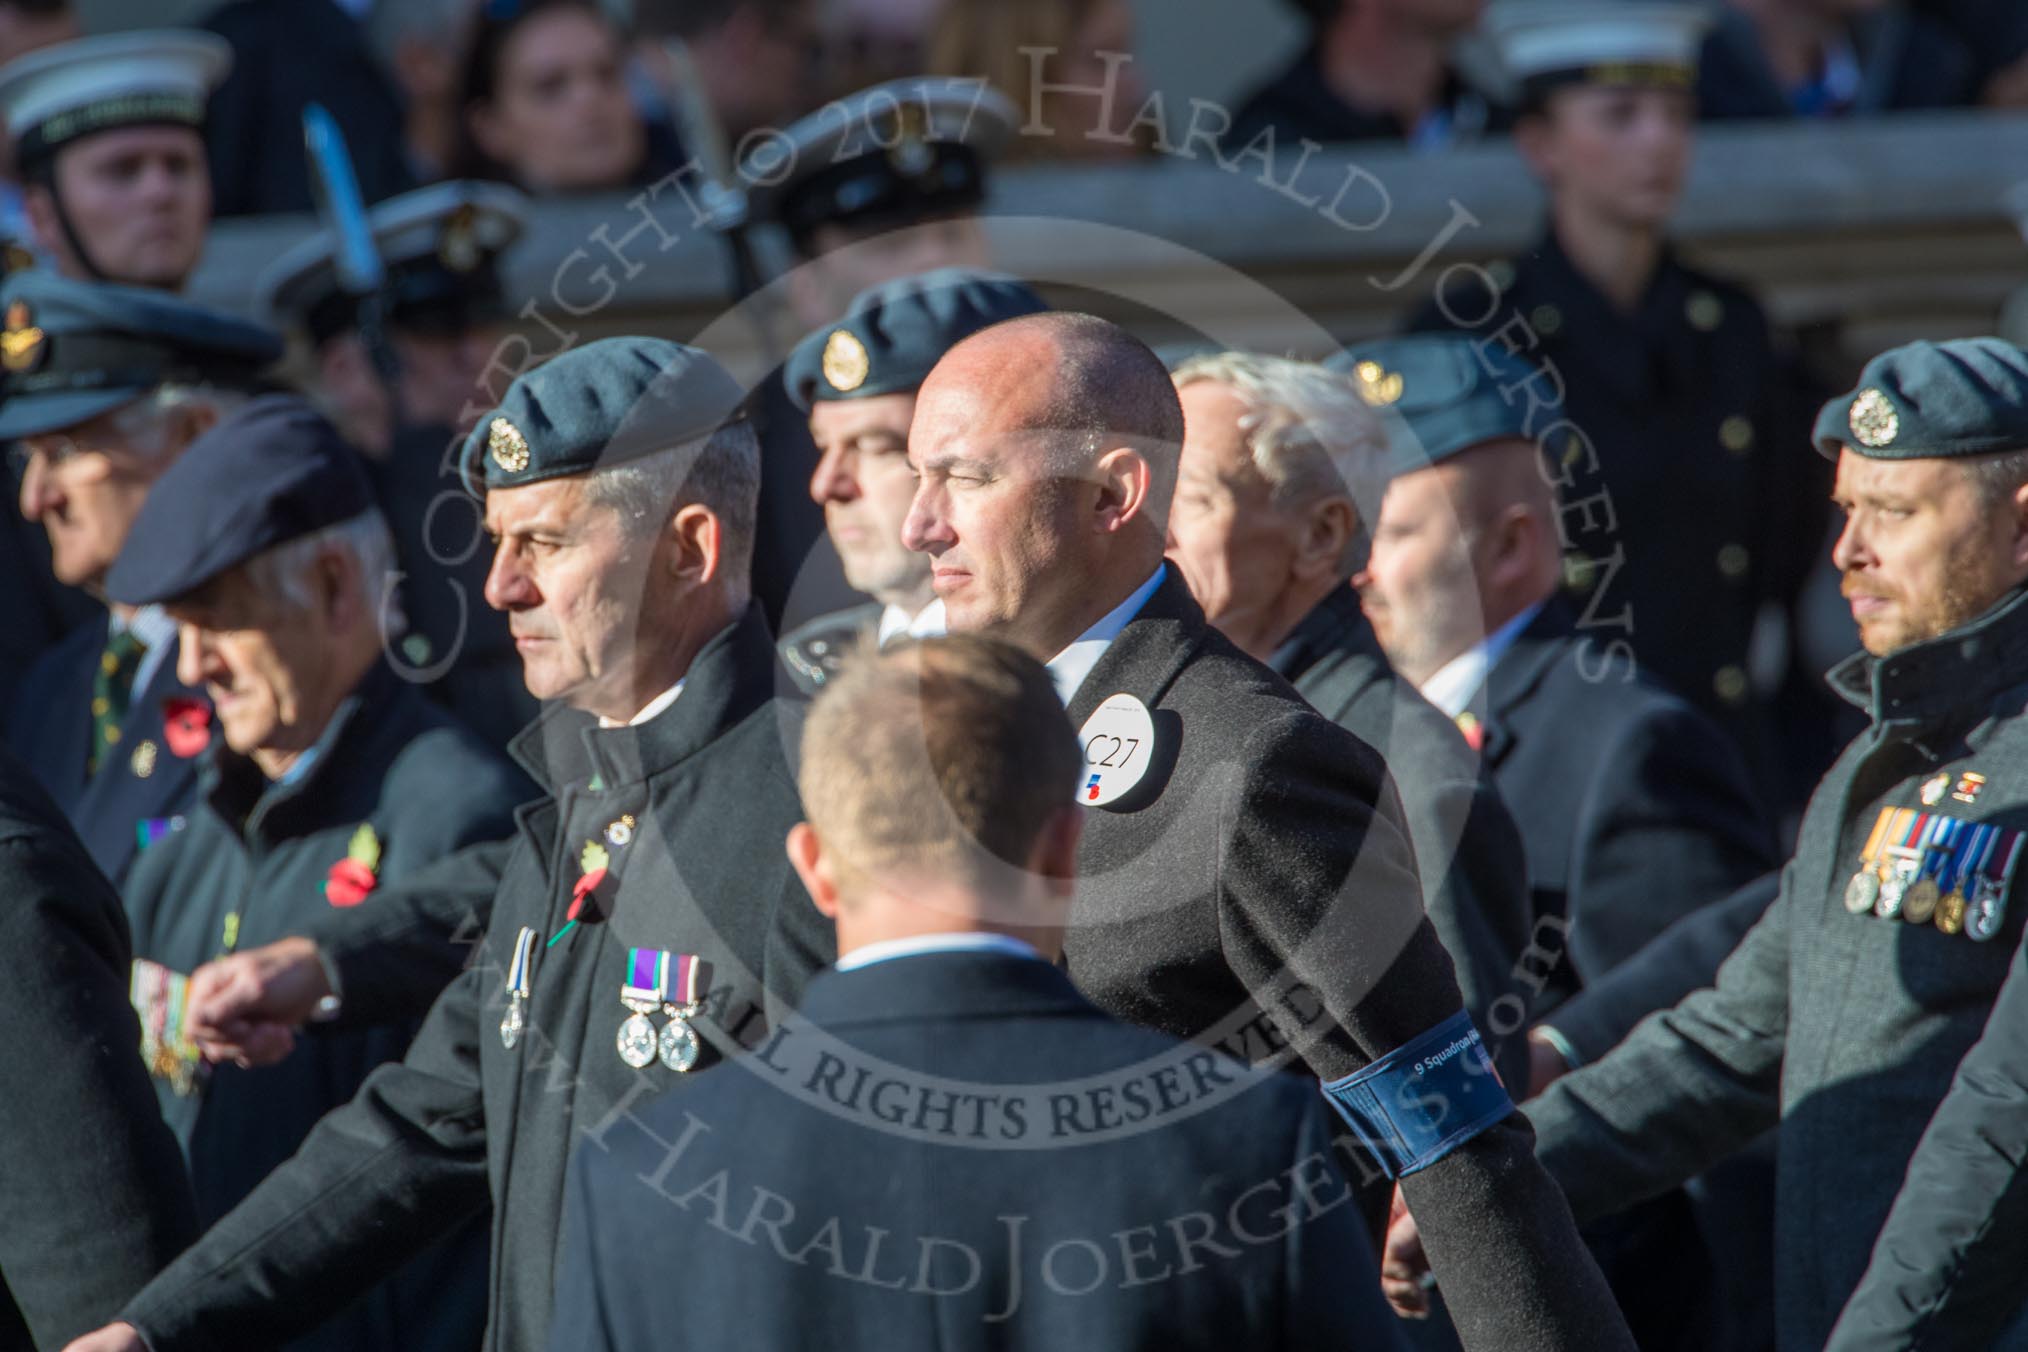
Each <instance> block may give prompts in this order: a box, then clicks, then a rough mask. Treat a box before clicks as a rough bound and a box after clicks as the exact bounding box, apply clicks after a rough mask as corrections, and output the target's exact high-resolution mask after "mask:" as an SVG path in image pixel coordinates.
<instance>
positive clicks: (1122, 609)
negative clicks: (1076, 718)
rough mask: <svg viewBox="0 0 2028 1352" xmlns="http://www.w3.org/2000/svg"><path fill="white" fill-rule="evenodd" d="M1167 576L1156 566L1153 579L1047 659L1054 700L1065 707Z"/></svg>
mask: <svg viewBox="0 0 2028 1352" xmlns="http://www.w3.org/2000/svg"><path fill="white" fill-rule="evenodd" d="M1168 575H1169V565H1168V564H1166V563H1163V564H1160V565H1158V566H1157V567H1156V569H1155V573H1154V576H1152V577H1150V578H1149V579H1148V580H1147V581H1146V582H1143V583H1142V584H1141V585H1140V586H1139V587H1137V588H1135V590H1134V594H1133V595H1131V596H1129V597H1128V598H1127V599H1126V600H1124V601H1122V602H1120V603H1119V604H1118V605H1116V606H1114V607H1113V608H1112V609H1111V610H1109V611H1107V612H1106V615H1105V618H1104V619H1102V620H1100V621H1099V622H1098V623H1097V624H1095V625H1093V626H1092V627H1091V628H1089V629H1087V630H1085V631H1084V632H1083V633H1082V634H1080V635H1078V636H1077V638H1076V639H1075V640H1074V641H1073V642H1072V643H1071V645H1070V646H1069V647H1068V648H1065V649H1064V650H1063V651H1062V652H1060V653H1058V654H1057V655H1056V656H1054V657H1052V658H1050V659H1049V661H1048V662H1047V663H1046V664H1045V665H1046V666H1048V668H1049V679H1050V680H1052V681H1054V682H1055V683H1056V694H1057V698H1059V699H1061V700H1062V701H1063V703H1064V706H1065V707H1066V708H1067V707H1069V705H1070V701H1071V698H1072V697H1073V696H1075V695H1076V694H1077V688H1078V687H1079V686H1081V685H1083V684H1084V678H1085V677H1087V676H1089V675H1091V669H1092V668H1093V667H1095V666H1097V665H1098V660H1099V659H1100V658H1101V657H1104V656H1105V655H1106V649H1107V648H1108V647H1109V646H1111V644H1112V641H1113V640H1114V639H1116V638H1118V637H1119V636H1120V631H1121V630H1122V629H1125V628H1126V627H1127V625H1128V624H1129V623H1131V622H1132V621H1133V618H1134V616H1136V615H1138V614H1140V613H1141V607H1142V606H1145V605H1146V604H1148V598H1149V597H1151V596H1153V595H1154V594H1155V588H1157V587H1159V586H1161V585H1162V579H1163V578H1165V577H1167V576H1168Z"/></svg>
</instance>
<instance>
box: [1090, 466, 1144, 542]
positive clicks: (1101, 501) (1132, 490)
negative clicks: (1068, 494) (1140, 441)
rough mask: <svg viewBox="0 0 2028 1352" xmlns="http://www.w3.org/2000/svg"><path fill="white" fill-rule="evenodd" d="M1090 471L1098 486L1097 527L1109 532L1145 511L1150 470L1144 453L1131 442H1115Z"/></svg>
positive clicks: (1142, 514)
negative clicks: (1121, 444) (1118, 444)
mask: <svg viewBox="0 0 2028 1352" xmlns="http://www.w3.org/2000/svg"><path fill="white" fill-rule="evenodd" d="M1092 473H1093V477H1094V478H1095V479H1096V480H1097V481H1098V486H1099V495H1098V503H1097V505H1096V510H1097V513H1098V524H1099V529H1100V530H1102V531H1104V532H1106V533H1107V534H1111V533H1113V532H1115V531H1118V530H1119V529H1120V528H1121V527H1123V526H1125V525H1126V524H1127V523H1128V522H1130V521H1133V520H1135V519H1136V518H1139V517H1142V516H1146V515H1147V514H1148V509H1149V494H1150V493H1151V492H1152V490H1153V488H1154V471H1153V469H1152V468H1151V467H1150V466H1149V464H1148V460H1147V457H1146V456H1144V455H1142V454H1141V453H1140V452H1139V451H1137V450H1135V449H1134V448H1133V447H1131V446H1115V447H1113V449H1111V450H1109V451H1106V452H1105V453H1104V454H1102V455H1100V456H1099V458H1098V463H1097V464H1096V465H1095V466H1093V470H1092Z"/></svg>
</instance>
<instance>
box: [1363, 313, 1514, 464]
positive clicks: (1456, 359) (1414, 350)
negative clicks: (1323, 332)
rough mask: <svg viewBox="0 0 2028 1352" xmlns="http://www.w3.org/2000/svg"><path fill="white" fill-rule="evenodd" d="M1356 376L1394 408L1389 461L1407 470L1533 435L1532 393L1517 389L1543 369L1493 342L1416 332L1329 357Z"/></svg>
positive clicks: (1380, 404)
mask: <svg viewBox="0 0 2028 1352" xmlns="http://www.w3.org/2000/svg"><path fill="white" fill-rule="evenodd" d="M1324 364H1325V365H1326V366H1327V367H1329V368H1330V369H1331V370H1333V371H1339V372H1342V373H1343V374H1345V375H1348V376H1350V377H1352V381H1353V385H1354V387H1355V388H1356V389H1357V390H1358V391H1359V394H1360V396H1361V397H1362V398H1364V399H1365V400H1366V402H1367V403H1368V404H1370V405H1372V406H1373V407H1374V408H1375V409H1377V410H1379V411H1380V412H1382V413H1383V414H1387V415H1391V416H1389V417H1388V418H1387V419H1386V421H1387V423H1388V441H1389V443H1390V448H1389V449H1390V458H1391V460H1392V461H1393V465H1392V469H1393V472H1394V473H1396V474H1407V473H1410V472H1412V471H1414V470H1418V469H1422V468H1424V467H1426V466H1429V465H1433V464H1437V463H1439V462H1440V461H1443V460H1447V459H1449V458H1450V457H1451V456H1454V455H1457V454H1458V453H1460V452H1461V451H1468V450H1470V449H1471V448H1472V447H1474V446H1483V445H1485V444H1486V443H1487V442H1489V441H1508V440H1523V441H1526V440H1528V439H1530V436H1531V433H1530V429H1529V427H1528V416H1527V415H1528V411H1529V410H1530V409H1532V408H1534V407H1535V405H1534V403H1533V402H1532V401H1530V400H1526V399H1521V398H1518V397H1516V395H1515V393H1514V392H1515V390H1516V389H1518V388H1519V387H1520V386H1522V385H1525V384H1526V383H1527V382H1528V381H1530V380H1533V379H1534V378H1536V377H1537V376H1539V375H1540V374H1541V372H1540V370H1539V369H1538V368H1537V367H1535V366H1534V365H1532V364H1530V363H1529V362H1527V361H1525V360H1523V359H1522V358H1520V357H1516V356H1513V355H1512V354H1510V353H1509V352H1507V351H1506V350H1505V349H1504V348H1502V347H1500V346H1499V345H1497V344H1494V343H1487V342H1482V341H1481V340H1478V339H1475V338H1471V337H1468V336H1466V335H1464V334H1452V333H1419V334H1412V335H1410V336H1408V337H1403V338H1382V339H1377V340H1375V341H1374V342H1370V343H1358V344H1355V345H1353V346H1352V347H1350V348H1347V349H1346V350H1345V351H1343V352H1340V353H1337V354H1335V355H1334V356H1332V357H1331V358H1330V359H1329V360H1327V361H1326V362H1325V363H1324Z"/></svg>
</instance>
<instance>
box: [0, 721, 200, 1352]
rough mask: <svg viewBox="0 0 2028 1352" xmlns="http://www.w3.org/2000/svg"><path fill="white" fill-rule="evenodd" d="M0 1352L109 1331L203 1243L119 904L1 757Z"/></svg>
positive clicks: (0, 754)
mask: <svg viewBox="0 0 2028 1352" xmlns="http://www.w3.org/2000/svg"><path fill="white" fill-rule="evenodd" d="M0 898H5V900H4V901H0V936H4V939H5V942H4V943H0V1022H4V1023H5V1025H6V1027H7V1029H8V1045H7V1053H6V1055H5V1056H0V1147H4V1148H5V1149H6V1151H7V1153H8V1155H9V1157H10V1158H11V1159H12V1160H13V1161H14V1163H13V1164H12V1165H11V1166H10V1167H8V1168H7V1169H5V1170H0V1214H4V1215H5V1216H6V1217H7V1223H6V1224H5V1225H4V1226H0V1347H5V1348H8V1349H24V1350H25V1349H28V1348H34V1347H61V1346H62V1345H63V1344H64V1343H65V1342H66V1341H67V1340H68V1339H71V1338H75V1337H76V1336H78V1335H79V1334H80V1333H83V1332H85V1331H86V1330H88V1329H92V1328H96V1327H97V1326H98V1325H99V1324H101V1323H103V1322H105V1321H106V1320H107V1319H110V1318H112V1316H113V1314H114V1313H115V1312H116V1311H117V1310H118V1309H119V1308H120V1306H121V1304H122V1303H124V1302H125V1301H126V1300H127V1299H128V1298H129V1297H130V1296H132V1295H133V1293H134V1292H136V1291H138V1290H140V1288H141V1286H142V1285H143V1284H144V1283H146V1282H147V1280H148V1279H149V1278H150V1277H152V1276H154V1275H155V1273H156V1272H158V1271H160V1270H161V1268H162V1266H163V1265H164V1264H166V1263H167V1262H168V1261H169V1260H170V1259H171V1258H173V1257H175V1256H176V1254H177V1253H179V1252H180V1251H181V1250H182V1249H183V1247H184V1245H186V1244H188V1243H189V1242H190V1240H191V1239H192V1238H193V1237H194V1236H195V1235H196V1234H197V1214H196V1208H195V1207H194V1206H193V1204H192V1202H191V1197H190V1184H189V1182H188V1181H187V1180H186V1179H185V1177H184V1174H183V1160H182V1157H181V1156H180V1155H179V1154H178V1153H177V1150H176V1138H175V1137H174V1136H173V1135H171V1134H170V1132H169V1129H168V1128H167V1127H165V1126H164V1125H163V1124H162V1115H161V1114H160V1113H159V1112H158V1111H157V1110H156V1107H155V1101H154V1095H153V1094H152V1093H150V1092H149V1089H148V1076H147V1073H146V1072H145V1071H144V1070H143V1069H142V1067H141V1063H140V1061H139V1060H138V1059H137V1058H136V1057H135V1056H134V1048H136V1047H138V1046H139V1045H140V1041H141V1030H140V1027H139V1025H138V1024H137V1023H136V1022H135V1020H134V1011H133V1010H132V1009H131V1008H130V1007H129V1006H128V1004H127V998H126V992H127V976H128V969H129V966H130V964H131V961H132V957H133V950H132V949H131V947H130V946H129V944H128V941H127V918H126V915H125V913H124V912H122V911H121V909H120V898H119V894H118V893H117V892H115V891H114V890H113V889H112V887H111V886H110V885H108V884H107V882H106V880H105V877H104V876H103V875H102V874H101V873H100V872H99V871H98V870H97V869H96V868H94V867H93V866H92V862H91V859H90V857H89V856H87V855H86V854H85V851H84V847H83V846H82V845H81V844H80V843H79V842H78V839H77V836H76V834H75V833H74V832H72V830H71V829H70V826H69V824H68V823H67V822H65V821H64V819H63V814H62V813H60V812H58V811H57V808H56V804H54V803H52V802H51V801H50V800H49V796H48V795H47V794H45V793H44V792H43V791H42V790H41V789H40V788H39V787H37V785H36V783H35V780H34V777H33V776H32V775H30V774H29V772H28V767H27V766H25V765H23V764H22V763H21V762H20V761H18V760H16V759H15V758H14V757H13V756H12V755H11V754H9V753H8V752H6V751H5V750H0Z"/></svg>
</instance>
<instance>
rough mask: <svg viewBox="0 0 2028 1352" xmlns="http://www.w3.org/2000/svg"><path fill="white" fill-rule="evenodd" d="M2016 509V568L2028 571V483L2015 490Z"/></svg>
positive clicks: (2014, 542)
mask: <svg viewBox="0 0 2028 1352" xmlns="http://www.w3.org/2000/svg"><path fill="white" fill-rule="evenodd" d="M2011 505H2012V507H2013V509H2014V519H2013V521H2012V523H2011V524H2012V526H2013V531H2014V541H2013V544H2014V568H2015V570H2016V571H2017V572H2021V571H2028V484H2023V485H2021V486H2020V487H2019V488H2017V489H2015V490H2014V496H2013V499H2012V502H2011Z"/></svg>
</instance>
